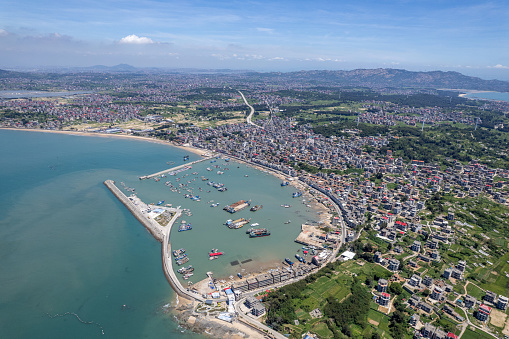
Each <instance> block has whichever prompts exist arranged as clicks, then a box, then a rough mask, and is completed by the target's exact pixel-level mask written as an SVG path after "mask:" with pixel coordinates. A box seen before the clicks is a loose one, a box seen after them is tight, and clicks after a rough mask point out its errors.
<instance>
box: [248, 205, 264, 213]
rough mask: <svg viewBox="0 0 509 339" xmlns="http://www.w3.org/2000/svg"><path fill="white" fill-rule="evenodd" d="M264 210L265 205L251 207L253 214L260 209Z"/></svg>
mask: <svg viewBox="0 0 509 339" xmlns="http://www.w3.org/2000/svg"><path fill="white" fill-rule="evenodd" d="M262 208H263V205H256V206H253V207H251V209H250V211H251V212H256V211H258V210H259V209H262Z"/></svg>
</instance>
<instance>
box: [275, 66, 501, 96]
mask: <svg viewBox="0 0 509 339" xmlns="http://www.w3.org/2000/svg"><path fill="white" fill-rule="evenodd" d="M267 76H278V77H282V78H286V79H287V80H295V81H298V80H301V81H307V82H316V83H317V84H319V83H329V84H330V83H334V84H341V85H345V86H367V87H398V88H401V87H412V88H449V89H470V90H483V91H499V92H509V82H507V81H500V80H483V79H481V78H476V77H471V76H467V75H463V74H461V73H458V72H443V71H432V72H412V71H407V70H404V69H391V68H377V69H355V70H352V71H300V72H290V73H267Z"/></svg>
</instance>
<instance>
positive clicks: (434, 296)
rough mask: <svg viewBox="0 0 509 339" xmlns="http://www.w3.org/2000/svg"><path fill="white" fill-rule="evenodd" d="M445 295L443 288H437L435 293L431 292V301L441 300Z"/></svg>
mask: <svg viewBox="0 0 509 339" xmlns="http://www.w3.org/2000/svg"><path fill="white" fill-rule="evenodd" d="M443 293H444V290H443V289H442V288H441V287H438V286H435V288H434V289H433V292H431V299H434V300H440V298H441V297H442V295H443Z"/></svg>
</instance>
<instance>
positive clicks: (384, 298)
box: [378, 292, 391, 306]
mask: <svg viewBox="0 0 509 339" xmlns="http://www.w3.org/2000/svg"><path fill="white" fill-rule="evenodd" d="M390 301H391V295H390V294H389V293H386V292H383V293H382V295H381V296H380V298H378V303H379V304H380V306H389V302H390Z"/></svg>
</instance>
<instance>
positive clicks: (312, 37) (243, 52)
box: [0, 0, 509, 80]
mask: <svg viewBox="0 0 509 339" xmlns="http://www.w3.org/2000/svg"><path fill="white" fill-rule="evenodd" d="M121 63H124V64H130V65H133V66H136V67H164V68H213V69H217V68H230V69H246V70H247V69H249V70H256V71H296V70H311V69H330V70H340V69H344V70H349V69H356V68H378V67H382V68H401V69H408V70H416V71H432V70H451V71H458V72H460V73H463V74H467V75H474V76H480V77H482V78H485V79H501V80H509V1H507V0H494V1H471V0H463V1H457V0H349V1H345V0H328V1H321V0H306V1H301V0H291V1H287V0H281V1H277V0H271V1H266V0H259V1H249V0H244V1H237V0H228V1H216V0H208V1H201V0H189V1H185V0H180V1H174V0H136V1H124V0H100V1H98V0H79V1H77V0H65V1H63V0H45V1H40V0H2V1H0V69H13V68H18V69H19V68H37V67H75V66H93V65H107V66H113V65H117V64H121Z"/></svg>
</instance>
